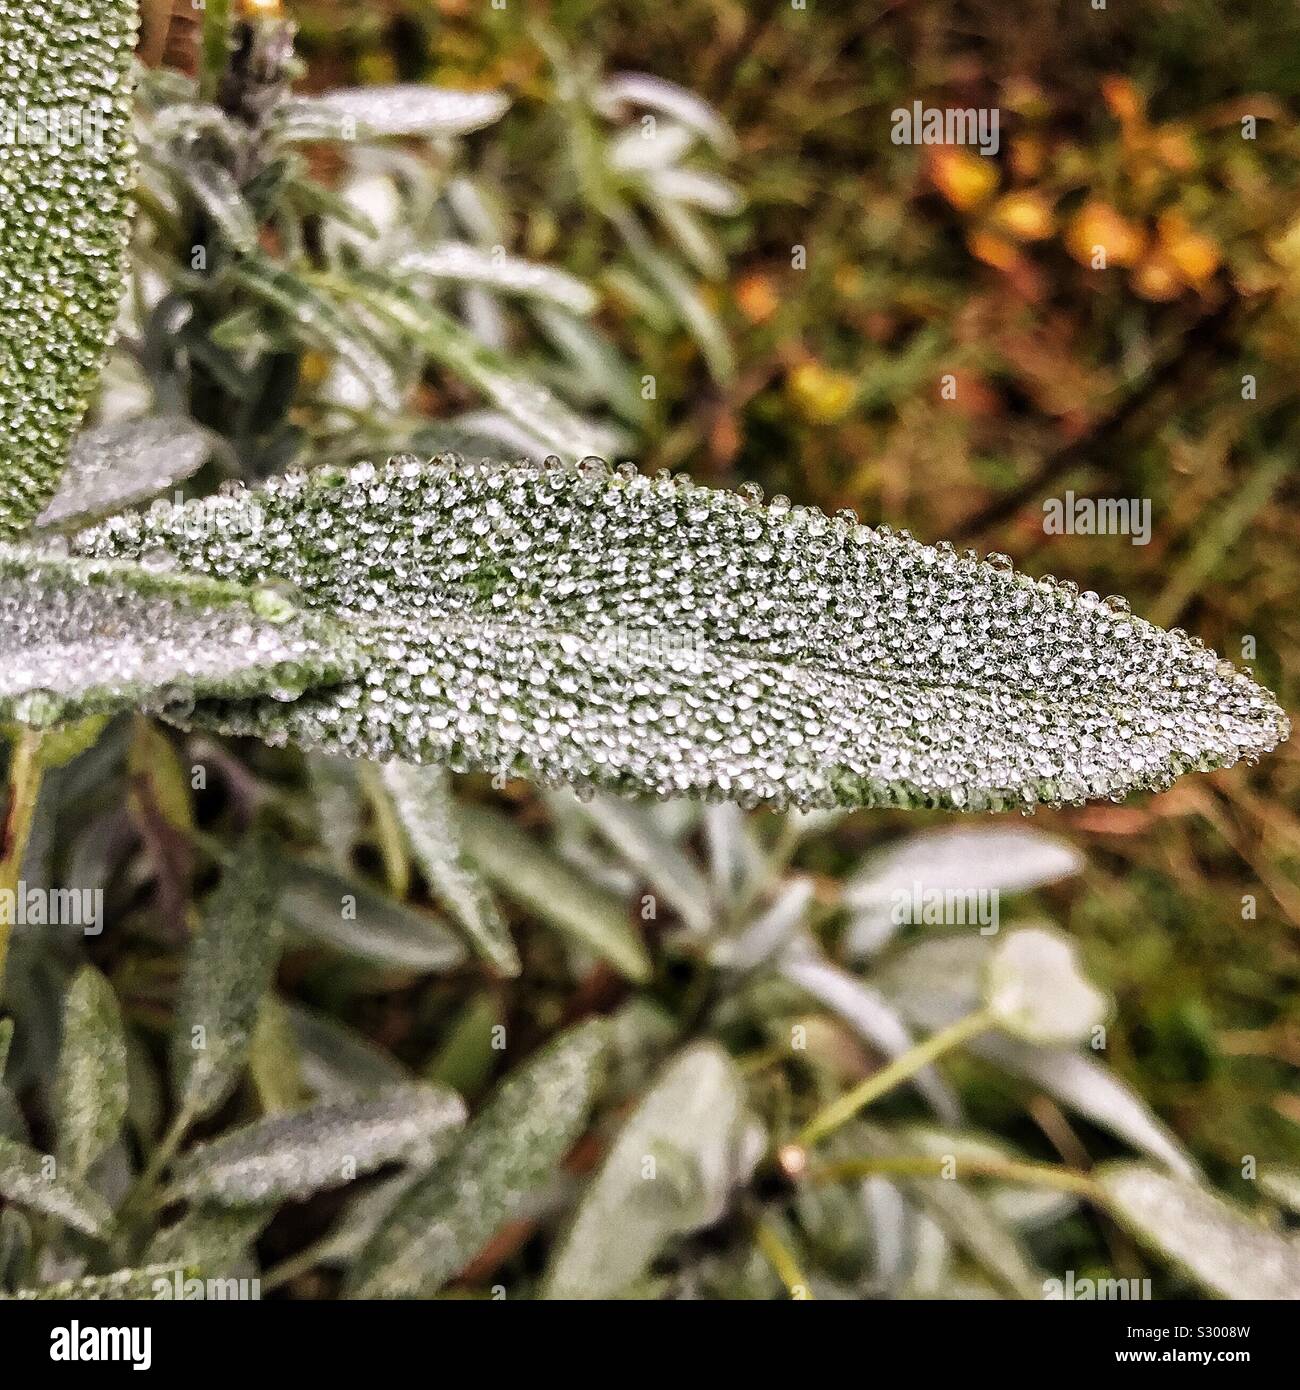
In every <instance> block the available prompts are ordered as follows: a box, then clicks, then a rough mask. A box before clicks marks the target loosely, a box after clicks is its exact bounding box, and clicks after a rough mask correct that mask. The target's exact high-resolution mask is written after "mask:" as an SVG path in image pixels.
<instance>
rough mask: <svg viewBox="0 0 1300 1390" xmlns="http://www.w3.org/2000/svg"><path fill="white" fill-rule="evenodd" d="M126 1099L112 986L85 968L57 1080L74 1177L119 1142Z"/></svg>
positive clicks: (64, 1161)
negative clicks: (109, 1147) (116, 1141)
mask: <svg viewBox="0 0 1300 1390" xmlns="http://www.w3.org/2000/svg"><path fill="white" fill-rule="evenodd" d="M127 1099H128V1086H127V1061H126V1037H125V1035H124V1033H123V1031H122V1015H121V1011H120V1010H119V1008H118V1005H117V996H116V995H115V994H114V993H113V987H112V986H111V985H110V984H109V983H108V981H107V980H106V979H105V978H104V977H103V976H102V975H101V974H100V973H99V971H98V970H96V969H95V968H94V966H91V965H83V966H82V967H81V969H80V970H79V971H78V972H77V974H76V976H75V977H74V978H73V981H72V984H71V986H70V987H69V989H68V998H67V1003H66V1004H65V1006H64V1010H63V1047H62V1049H61V1050H60V1052H59V1070H58V1074H57V1075H56V1076H55V1078H54V1114H55V1132H56V1133H57V1135H58V1138H59V1146H58V1156H59V1162H60V1165H61V1166H62V1167H64V1168H65V1169H66V1170H67V1171H68V1172H70V1173H71V1174H72V1176H73V1177H77V1178H81V1177H84V1176H85V1175H86V1172H87V1171H88V1170H89V1168H90V1165H91V1164H92V1163H93V1162H94V1161H95V1159H97V1158H98V1157H99V1155H100V1154H102V1153H103V1152H104V1150H105V1149H106V1148H108V1146H109V1145H110V1144H111V1143H112V1142H113V1140H114V1139H116V1138H117V1136H118V1133H119V1131H120V1130H121V1128H122V1121H123V1119H124V1118H125V1117H126V1107H127Z"/></svg>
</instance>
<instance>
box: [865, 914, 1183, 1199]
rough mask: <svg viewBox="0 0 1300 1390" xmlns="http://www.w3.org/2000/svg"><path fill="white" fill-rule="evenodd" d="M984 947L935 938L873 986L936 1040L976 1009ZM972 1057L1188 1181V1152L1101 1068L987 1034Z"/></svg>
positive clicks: (887, 967)
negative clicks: (1022, 1082) (1031, 1086)
mask: <svg viewBox="0 0 1300 1390" xmlns="http://www.w3.org/2000/svg"><path fill="white" fill-rule="evenodd" d="M989 950H990V947H989V943H988V941H987V940H984V939H980V938H975V937H970V936H949V937H938V938H935V939H933V940H929V941H923V942H920V943H918V944H917V945H916V946H913V947H910V948H909V949H908V950H906V951H904V952H902V953H901V954H900V955H899V956H897V957H896V958H894V959H892V960H889V961H887V962H885V963H884V964H883V965H882V966H880V967H879V969H878V970H877V971H876V973H875V975H874V977H873V978H874V981H875V983H876V984H877V986H878V987H879V988H880V989H881V991H882V992H883V993H884V994H885V996H886V997H887V998H888V999H890V1000H891V1001H892V1002H893V1003H894V1004H896V1005H897V1007H898V1008H899V1010H900V1012H901V1013H902V1014H903V1016H904V1018H905V1019H906V1020H907V1021H908V1022H909V1023H911V1024H912V1025H913V1026H914V1027H917V1028H922V1029H924V1030H926V1031H927V1032H937V1031H938V1030H939V1029H941V1028H945V1027H947V1026H948V1025H949V1024H950V1023H955V1022H956V1021H957V1019H959V1018H961V1017H963V1016H964V1015H965V1014H968V1013H970V1012H972V1011H973V1010H974V1009H976V1008H978V1007H979V984H980V976H981V972H982V971H983V969H984V966H985V963H986V962H987V960H988V956H989ZM969 1046H970V1050H971V1051H972V1052H974V1053H976V1054H977V1055H979V1056H981V1057H985V1058H987V1059H988V1060H989V1061H990V1062H992V1063H994V1064H995V1065H996V1066H999V1067H1001V1068H1002V1069H1003V1070H1004V1071H1008V1072H1010V1073H1011V1074H1012V1075H1014V1076H1020V1077H1023V1078H1024V1079H1025V1080H1027V1081H1031V1082H1032V1083H1033V1084H1034V1085H1036V1086H1040V1087H1042V1089H1043V1090H1044V1091H1046V1092H1047V1093H1048V1094H1049V1095H1051V1096H1054V1097H1055V1098H1056V1099H1057V1100H1059V1101H1062V1102H1064V1104H1066V1105H1068V1106H1069V1107H1070V1108H1071V1109H1072V1110H1075V1111H1077V1112H1078V1113H1079V1114H1080V1115H1083V1116H1086V1117H1087V1118H1088V1119H1089V1120H1091V1121H1092V1122H1093V1123H1094V1124H1097V1125H1100V1126H1101V1128H1103V1129H1105V1130H1108V1131H1109V1132H1110V1133H1111V1134H1114V1135H1116V1136H1117V1137H1118V1138H1120V1139H1123V1140H1124V1141H1125V1142H1126V1143H1129V1144H1132V1145H1133V1147H1134V1148H1135V1149H1138V1150H1139V1151H1141V1152H1142V1153H1145V1154H1147V1155H1149V1156H1150V1157H1151V1158H1154V1159H1157V1160H1158V1161H1159V1162H1160V1163H1162V1164H1164V1165H1165V1166H1166V1167H1168V1168H1169V1170H1170V1171H1171V1172H1173V1173H1177V1174H1179V1175H1181V1176H1184V1177H1193V1176H1194V1175H1195V1173H1196V1167H1195V1165H1194V1164H1193V1162H1192V1160H1191V1159H1190V1158H1189V1157H1188V1155H1187V1153H1186V1151H1185V1150H1184V1149H1183V1148H1182V1146H1181V1145H1180V1144H1179V1143H1178V1141H1177V1140H1176V1139H1175V1138H1174V1137H1173V1135H1172V1134H1170V1132H1169V1131H1168V1130H1167V1129H1166V1128H1165V1126H1164V1125H1162V1124H1161V1123H1160V1121H1159V1120H1157V1119H1156V1117H1155V1115H1153V1114H1152V1113H1151V1109H1150V1107H1149V1106H1148V1105H1147V1104H1146V1102H1145V1101H1143V1100H1142V1098H1141V1097H1140V1096H1138V1095H1137V1094H1136V1093H1135V1092H1134V1091H1132V1090H1131V1089H1130V1088H1129V1086H1128V1085H1126V1084H1125V1083H1124V1082H1123V1081H1121V1080H1120V1078H1119V1077H1117V1076H1115V1075H1114V1074H1113V1073H1112V1072H1110V1071H1108V1070H1107V1069H1106V1068H1105V1067H1103V1066H1102V1065H1100V1063H1098V1062H1096V1061H1094V1060H1093V1059H1092V1058H1091V1057H1088V1056H1086V1055H1084V1054H1083V1053H1079V1052H1075V1051H1072V1050H1070V1049H1068V1048H1044V1047H1034V1046H1032V1045H1031V1044H1029V1043H1024V1042H1021V1041H1019V1040H1018V1039H1016V1038H1009V1037H1004V1036H1002V1035H1001V1034H996V1033H990V1034H988V1035H986V1036H984V1037H982V1038H977V1039H975V1040H974V1041H973V1042H972V1043H971V1044H970V1045H969Z"/></svg>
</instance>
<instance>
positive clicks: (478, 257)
mask: <svg viewBox="0 0 1300 1390" xmlns="http://www.w3.org/2000/svg"><path fill="white" fill-rule="evenodd" d="M391 268H392V270H393V272H394V274H396V275H403V276H408V275H409V276H411V277H412V278H414V279H417V280H419V279H430V280H450V281H452V282H453V283H455V284H458V285H481V286H483V287H484V288H485V289H489V290H498V291H500V292H501V293H503V294H517V295H521V296H523V297H524V298H527V299H540V300H544V301H545V302H546V303H548V304H555V305H557V306H559V307H560V308H561V309H568V310H569V312H570V313H574V314H590V313H591V312H592V311H593V310H594V309H595V307H596V292H595V291H594V290H593V289H592V288H591V286H590V285H586V284H584V283H583V282H582V281H581V280H579V279H578V277H577V276H576V275H570V274H569V272H568V271H567V270H558V269H556V268H555V267H554V266H549V265H539V264H538V263H537V262H535V261H526V260H522V259H521V258H520V257H518V256H506V255H498V254H495V253H494V252H492V251H489V250H485V249H484V248H483V247H481V246H475V245H474V244H473V243H472V242H465V241H440V242H437V243H436V244H435V245H433V246H429V247H424V248H422V249H421V250H418V251H408V252H407V253H406V254H405V255H403V256H399V257H398V258H397V260H396V261H395V262H394V263H393V265H392V267H391Z"/></svg>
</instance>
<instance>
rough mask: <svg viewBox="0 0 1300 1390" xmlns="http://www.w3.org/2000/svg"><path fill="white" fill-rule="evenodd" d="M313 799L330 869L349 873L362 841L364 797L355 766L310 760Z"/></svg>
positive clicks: (339, 760) (335, 760) (331, 760)
mask: <svg viewBox="0 0 1300 1390" xmlns="http://www.w3.org/2000/svg"><path fill="white" fill-rule="evenodd" d="M307 771H308V776H309V777H310V779H311V789H312V796H313V799H314V801H315V803H316V820H317V827H318V837H319V839H320V843H321V845H322V846H323V847H324V849H325V850H326V852H327V853H328V854H329V857H330V863H331V867H332V868H334V869H335V870H336V871H338V872H339V873H346V872H347V871H348V870H349V868H350V867H351V863H352V850H353V847H354V846H355V845H356V843H357V841H358V840H359V839H360V838H361V794H360V790H359V788H358V786H357V777H356V765H355V764H354V763H350V762H348V761H347V760H346V759H345V758H328V757H323V756H317V757H310V758H308V759H307Z"/></svg>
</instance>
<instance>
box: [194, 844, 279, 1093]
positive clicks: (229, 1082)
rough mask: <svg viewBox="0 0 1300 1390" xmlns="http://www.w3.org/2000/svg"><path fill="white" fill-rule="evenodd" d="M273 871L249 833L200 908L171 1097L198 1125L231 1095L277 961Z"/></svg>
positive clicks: (267, 852)
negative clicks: (199, 1120)
mask: <svg viewBox="0 0 1300 1390" xmlns="http://www.w3.org/2000/svg"><path fill="white" fill-rule="evenodd" d="M277 879H278V868H277V867H276V866H275V865H274V864H273V863H272V859H271V846H270V842H269V839H268V837H266V836H265V835H264V833H263V832H261V831H253V832H252V833H251V835H250V842H248V843H246V844H244V845H243V846H241V848H240V851H239V853H238V855H237V856H236V858H235V859H234V860H233V861H232V863H231V865H230V867H229V868H227V869H226V871H225V873H223V874H222V876H221V882H220V883H219V884H218V885H217V888H216V890H215V891H214V892H213V893H212V895H211V897H210V898H209V899H208V901H207V902H206V903H205V904H204V909H203V913H202V917H201V919H200V923H199V929H198V931H197V933H196V934H195V937H194V940H193V941H192V942H191V943H190V949H189V955H188V957H187V959H186V962H185V973H184V976H183V977H182V979H181V986H180V994H179V997H178V999H177V1002H176V1014H175V1018H174V1020H173V1024H172V1046H171V1059H172V1090H173V1092H174V1093H175V1096H176V1103H177V1106H178V1108H179V1109H180V1110H181V1111H182V1112H183V1113H185V1114H188V1115H191V1116H193V1117H195V1118H198V1117H201V1116H203V1115H207V1114H209V1113H210V1112H211V1111H213V1110H215V1109H216V1108H217V1106H218V1105H220V1104H221V1102H222V1101H223V1100H225V1098H226V1097H227V1096H228V1095H229V1094H230V1091H231V1089H232V1088H233V1087H234V1085H235V1082H236V1081H237V1080H238V1077H239V1073H240V1072H241V1071H242V1070H243V1067H244V1062H245V1059H246V1058H247V1056H248V1048H249V1044H250V1042H251V1041H252V1037H253V1029H254V1027H255V1026H256V1024H257V1015H258V1011H259V1009H260V1008H261V1005H262V999H263V997H264V996H265V994H266V991H267V989H268V988H269V987H270V984H271V980H272V977H273V976H274V974H275V967H276V963H277V961H278V960H279V958H280V937H281V931H280V924H279V915H278V912H277V904H276V900H277V897H278V883H277Z"/></svg>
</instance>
